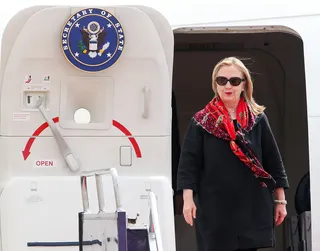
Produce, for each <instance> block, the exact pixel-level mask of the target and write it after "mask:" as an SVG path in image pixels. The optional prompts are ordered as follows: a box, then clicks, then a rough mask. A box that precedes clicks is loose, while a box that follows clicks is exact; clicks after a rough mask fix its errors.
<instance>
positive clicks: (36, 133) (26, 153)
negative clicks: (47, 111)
mask: <svg viewBox="0 0 320 251" xmlns="http://www.w3.org/2000/svg"><path fill="white" fill-rule="evenodd" d="M52 120H53V122H54V123H57V122H59V117H55V118H53V119H52ZM48 126H49V124H48V122H44V123H43V124H42V125H41V126H39V127H38V128H37V130H35V131H34V133H33V134H32V136H33V137H31V138H30V139H29V140H28V142H27V144H26V146H25V148H24V150H23V151H22V155H23V159H24V160H26V159H27V158H28V157H29V155H30V149H31V146H32V144H33V142H34V141H35V139H36V138H34V137H36V136H39V135H40V133H42V132H43V131H44V130H45V129H47V127H48Z"/></svg>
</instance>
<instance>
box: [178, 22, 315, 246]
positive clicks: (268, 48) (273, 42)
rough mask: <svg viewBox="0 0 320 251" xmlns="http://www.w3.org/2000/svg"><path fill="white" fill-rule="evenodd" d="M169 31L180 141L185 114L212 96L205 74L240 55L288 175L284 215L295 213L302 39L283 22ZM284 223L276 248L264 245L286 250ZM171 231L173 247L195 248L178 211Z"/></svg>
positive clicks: (305, 167) (302, 132)
mask: <svg viewBox="0 0 320 251" xmlns="http://www.w3.org/2000/svg"><path fill="white" fill-rule="evenodd" d="M174 36H175V47H174V50H175V51H174V67H173V69H174V71H173V93H174V96H175V102H176V104H175V105H176V112H177V117H176V118H174V119H173V121H175V120H176V121H177V123H178V130H179V138H180V144H182V141H183V138H184V135H185V132H186V129H187V126H188V123H189V120H190V118H191V117H192V116H193V114H194V113H195V112H197V111H198V110H200V109H202V108H203V107H204V106H205V104H206V103H207V102H208V101H209V100H210V99H211V98H212V96H213V92H212V89H211V74H212V70H213V68H214V66H215V64H216V63H217V62H218V61H219V60H221V59H222V58H224V57H228V56H236V57H239V58H241V59H243V62H244V63H245V65H246V66H247V67H248V68H249V70H250V71H251V74H252V76H253V80H254V92H253V95H254V98H255V100H256V101H257V103H258V104H263V105H265V106H266V111H265V112H266V114H267V116H268V118H269V121H270V124H271V127H272V130H273V133H274V136H275V138H276V141H277V143H278V146H279V148H280V152H281V154H282V157H283V161H284V164H285V168H286V171H287V175H288V178H289V182H290V189H289V190H288V191H287V192H286V198H287V200H288V205H287V211H288V216H287V220H288V219H289V218H290V217H294V216H296V215H297V211H296V205H295V195H296V190H297V187H298V185H299V182H300V180H301V179H302V178H303V176H304V175H306V174H307V173H308V172H309V148H308V122H307V99H306V82H305V69H304V52H303V41H302V38H301V37H300V36H299V35H298V34H297V33H296V32H295V31H293V30H292V29H290V28H287V27H283V26H281V27H280V26H279V27H277V26H270V27H269V26H267V27H254V26H253V27H252V26H250V27H228V28H226V27H221V28H212V27H208V28H203V27H192V28H179V29H176V30H175V31H174ZM173 155H175V153H174V152H173ZM300 189H302V186H300ZM285 226H286V224H284V223H283V224H282V225H281V226H279V227H277V229H276V240H277V248H276V249H270V250H277V251H282V250H287V249H286V248H287V247H288V246H289V245H290V244H289V243H288V239H289V237H288V236H287V233H288V231H289V229H288V228H286V227H285ZM230 227H232V226H230ZM176 234H177V236H176V239H177V250H178V251H182V250H183V251H193V250H195V239H194V232H193V229H192V228H191V227H190V226H188V225H187V224H186V223H185V222H184V219H183V216H182V215H181V216H176Z"/></svg>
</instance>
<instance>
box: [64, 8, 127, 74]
mask: <svg viewBox="0 0 320 251" xmlns="http://www.w3.org/2000/svg"><path fill="white" fill-rule="evenodd" d="M124 42H125V37H124V32H123V29H122V26H121V24H120V23H119V21H118V20H117V19H116V17H114V16H113V15H112V14H111V13H109V12H107V11H106V10H103V9H95V8H88V9H83V10H81V11H79V12H77V13H75V14H74V15H72V16H71V17H70V18H69V19H68V21H67V22H66V24H65V25H64V27H63V30H62V34H61V48H62V51H63V53H64V55H65V57H66V58H67V60H68V61H69V62H70V63H71V64H73V65H74V66H75V67H77V68H78V69H80V70H84V71H89V72H96V71H102V70H104V69H107V68H108V67H110V66H112V65H113V64H114V63H115V62H116V61H117V60H118V58H119V57H120V56H121V54H122V51H123V48H124Z"/></svg>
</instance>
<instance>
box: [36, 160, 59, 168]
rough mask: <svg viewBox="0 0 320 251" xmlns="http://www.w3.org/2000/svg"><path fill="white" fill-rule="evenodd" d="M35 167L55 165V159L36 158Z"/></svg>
mask: <svg viewBox="0 0 320 251" xmlns="http://www.w3.org/2000/svg"><path fill="white" fill-rule="evenodd" d="M35 167H36V168H50V167H55V161H54V160H36V161H35Z"/></svg>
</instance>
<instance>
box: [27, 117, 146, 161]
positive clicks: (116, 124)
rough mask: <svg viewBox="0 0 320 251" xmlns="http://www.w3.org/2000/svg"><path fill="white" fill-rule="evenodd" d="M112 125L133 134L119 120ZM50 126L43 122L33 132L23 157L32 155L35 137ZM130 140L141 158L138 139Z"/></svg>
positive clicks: (57, 119)
mask: <svg viewBox="0 0 320 251" xmlns="http://www.w3.org/2000/svg"><path fill="white" fill-rule="evenodd" d="M52 120H53V122H54V123H58V122H59V117H55V118H53V119H52ZM112 125H113V126H114V127H116V128H118V129H119V130H120V131H121V132H123V133H124V134H125V135H126V136H132V134H131V133H130V132H129V130H128V129H127V128H125V127H124V126H123V125H122V124H120V123H119V122H118V121H116V120H113V121H112ZM48 127H49V124H48V122H45V123H43V124H42V125H41V126H39V127H38V128H37V129H36V130H35V131H34V133H33V134H32V136H33V137H31V138H29V140H28V142H27V144H26V146H25V148H24V150H23V151H22V155H23V159H24V160H26V159H27V158H28V157H29V155H30V153H31V152H30V149H31V147H32V144H33V142H34V141H35V139H36V138H35V137H36V136H39V135H40V133H42V132H43V131H44V130H45V129H47V128H48ZM129 140H130V142H131V144H132V146H133V149H134V150H135V152H136V156H137V158H141V150H140V147H139V145H138V143H137V141H136V140H135V138H133V137H129Z"/></svg>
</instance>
